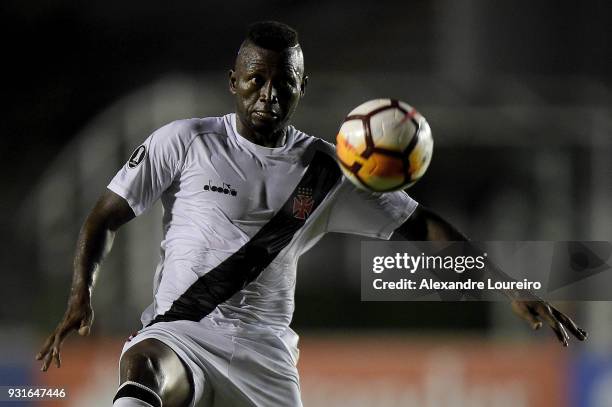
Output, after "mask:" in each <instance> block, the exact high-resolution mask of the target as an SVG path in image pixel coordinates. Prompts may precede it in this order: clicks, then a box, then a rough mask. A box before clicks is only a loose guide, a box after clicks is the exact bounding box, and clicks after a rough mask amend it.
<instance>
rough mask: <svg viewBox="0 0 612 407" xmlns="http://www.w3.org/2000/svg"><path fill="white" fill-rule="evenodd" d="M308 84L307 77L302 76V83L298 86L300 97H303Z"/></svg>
mask: <svg viewBox="0 0 612 407" xmlns="http://www.w3.org/2000/svg"><path fill="white" fill-rule="evenodd" d="M307 84H308V75H304V77H303V78H302V83H301V84H300V96H301V97H304V95H305V94H306V85H307Z"/></svg>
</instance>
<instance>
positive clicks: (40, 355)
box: [36, 333, 55, 360]
mask: <svg viewBox="0 0 612 407" xmlns="http://www.w3.org/2000/svg"><path fill="white" fill-rule="evenodd" d="M54 338H55V333H53V334H51V335H49V337H48V338H47V340H46V341H45V344H44V345H43V346H42V348H40V351H39V352H38V354H37V355H36V360H41V359H42V358H43V356H44V355H46V354H47V352H48V351H49V348H50V347H51V344H53V340H54Z"/></svg>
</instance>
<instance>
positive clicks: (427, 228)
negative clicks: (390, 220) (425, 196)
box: [395, 205, 587, 346]
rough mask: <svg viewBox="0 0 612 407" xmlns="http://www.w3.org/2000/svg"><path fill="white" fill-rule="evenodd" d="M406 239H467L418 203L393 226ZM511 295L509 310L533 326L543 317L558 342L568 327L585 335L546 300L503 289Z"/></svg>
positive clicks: (565, 340) (496, 272) (563, 340)
mask: <svg viewBox="0 0 612 407" xmlns="http://www.w3.org/2000/svg"><path fill="white" fill-rule="evenodd" d="M395 232H396V233H397V234H399V235H400V236H402V237H403V238H404V239H406V240H413V241H418V240H443V241H469V239H468V238H467V237H466V236H465V235H464V234H463V233H461V232H459V231H458V230H457V229H456V228H455V227H453V226H452V225H451V224H450V223H449V222H447V221H446V220H444V219H443V218H442V217H441V216H440V215H438V214H436V213H435V212H433V211H432V210H430V209H428V208H425V207H423V206H421V205H419V206H417V208H416V209H415V211H414V213H413V214H412V216H411V217H410V218H409V219H408V220H407V221H406V222H404V223H403V224H402V225H401V226H400V227H399V228H397V229H396V230H395ZM487 266H488V267H487V269H488V271H489V272H491V273H492V274H494V275H496V276H497V277H499V278H500V279H503V280H507V279H508V276H507V275H506V274H505V273H503V271H501V270H500V269H499V268H497V267H496V266H495V265H494V264H492V263H489V264H488V265H487ZM505 294H506V295H507V296H508V297H509V298H510V301H511V304H512V310H513V311H514V312H515V313H516V314H517V315H518V316H519V317H521V318H523V319H524V320H525V321H527V322H528V323H529V324H530V326H531V328H532V329H540V328H541V327H542V321H544V322H546V323H547V324H548V325H549V326H550V327H551V329H552V330H553V331H554V332H555V335H556V336H557V339H559V342H561V343H562V344H563V346H568V340H569V335H568V331H569V332H570V333H571V334H572V335H573V336H575V337H576V338H577V339H579V340H581V341H583V340H585V339H586V337H587V333H586V331H584V330H583V329H581V328H579V327H578V326H577V325H576V324H575V323H574V321H572V319H571V318H569V317H568V316H567V315H565V314H563V313H562V312H561V311H559V310H557V309H556V308H555V307H553V306H552V305H550V304H549V303H548V302H546V301H543V300H541V299H539V298H537V297H536V296H535V295H533V299H532V300H525V299H524V298H525V296H524V295H522V298H523V299H519V298H518V296H517V295H516V293H513V292H505Z"/></svg>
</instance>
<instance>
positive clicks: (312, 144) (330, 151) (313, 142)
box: [291, 126, 336, 158]
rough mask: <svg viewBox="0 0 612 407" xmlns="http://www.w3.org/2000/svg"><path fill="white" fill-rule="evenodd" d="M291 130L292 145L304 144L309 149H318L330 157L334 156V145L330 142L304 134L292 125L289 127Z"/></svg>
mask: <svg viewBox="0 0 612 407" xmlns="http://www.w3.org/2000/svg"><path fill="white" fill-rule="evenodd" d="M291 131H293V132H294V145H300V144H302V145H306V146H308V149H309V150H310V149H313V150H314V151H320V152H322V153H324V154H325V155H328V156H329V157H331V158H334V157H335V156H336V146H335V145H333V144H332V143H330V142H328V141H325V140H323V139H322V138H319V137H315V136H311V135H309V134H306V133H304V132H303V131H301V130H298V129H296V128H295V127H293V126H292V127H291Z"/></svg>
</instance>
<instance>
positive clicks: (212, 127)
mask: <svg viewBox="0 0 612 407" xmlns="http://www.w3.org/2000/svg"><path fill="white" fill-rule="evenodd" d="M205 134H225V125H224V116H221V117H204V118H192V119H179V120H174V121H172V122H170V123H168V124H166V125H164V126H162V127H160V128H159V129H157V130H156V131H155V132H154V135H155V136H156V137H157V138H158V139H165V140H166V141H168V142H180V143H181V144H184V143H187V144H189V143H191V142H192V141H193V140H194V139H195V138H196V137H199V136H203V135H205ZM160 141H161V140H160Z"/></svg>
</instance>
